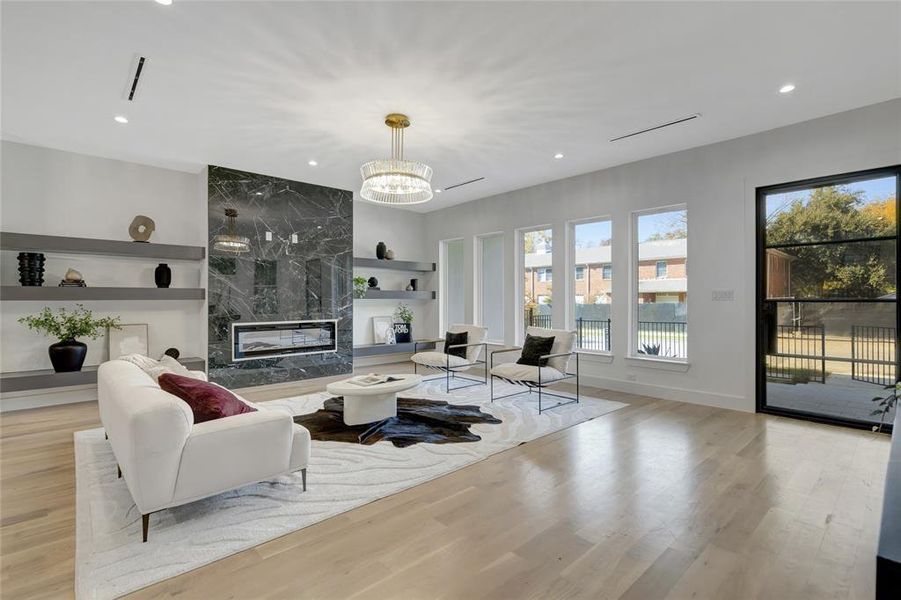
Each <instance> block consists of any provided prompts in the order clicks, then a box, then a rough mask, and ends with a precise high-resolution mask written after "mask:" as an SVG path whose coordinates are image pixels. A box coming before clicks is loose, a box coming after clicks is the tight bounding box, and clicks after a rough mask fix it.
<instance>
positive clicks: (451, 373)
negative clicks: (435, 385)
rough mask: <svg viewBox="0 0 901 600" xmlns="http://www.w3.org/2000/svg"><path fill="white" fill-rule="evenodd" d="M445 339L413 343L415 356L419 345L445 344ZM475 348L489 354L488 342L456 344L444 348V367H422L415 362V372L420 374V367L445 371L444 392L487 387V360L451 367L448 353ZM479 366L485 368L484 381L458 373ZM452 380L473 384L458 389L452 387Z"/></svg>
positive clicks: (466, 384) (460, 386)
mask: <svg viewBox="0 0 901 600" xmlns="http://www.w3.org/2000/svg"><path fill="white" fill-rule="evenodd" d="M444 341H445V340H443V339H437V340H416V341H415V342H413V354H414V355H415V354H417V353H418V352H419V344H437V343H439V342H444ZM473 346H482V351H483V352H484V353H485V354H487V353H488V342H474V343H472V344H454V345H452V346H445V348H444V357H445V364H444V366H437V367H436V366H434V365H420V364H419V363H418V362H416V361H413V372H414V373H416V374H418V373H419V367H425V368H426V369H435V370H437V371H444V391H446V392H452V391H454V390H461V389H463V388H468V387H472V386H474V385H486V384H487V383H488V361H487V360H476V361H475V362H471V363H466V364H465V365H457V366H455V367H452V366H450V354H448V353H447V351H448V350H450V349H451V348H471V347H473ZM479 365H484V367H485V375H484V378H483V379H474V378H472V377H466V376H463V375H460V374H459V373H457V372H456V371H457V370H458V369H468V368H470V367H477V366H479ZM435 379H437V377H434V378H432V379H431V380H429V381H433V380H435ZM451 379H454V380H456V379H463V380H465V381H469V382H472V383H465V384H463V385H458V386H456V387H453V388H452V387H451V386H450V382H451Z"/></svg>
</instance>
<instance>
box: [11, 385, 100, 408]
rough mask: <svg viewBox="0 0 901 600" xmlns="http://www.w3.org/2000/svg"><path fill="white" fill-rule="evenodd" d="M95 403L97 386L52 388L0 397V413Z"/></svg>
mask: <svg viewBox="0 0 901 600" xmlns="http://www.w3.org/2000/svg"><path fill="white" fill-rule="evenodd" d="M96 401H97V386H96V385H93V384H92V385H76V386H72V387H64V388H53V389H52V390H29V391H27V392H10V393H7V394H3V395H2V396H0V413H5V412H12V411H16V410H28V409H29V408H43V407H45V406H59V405H61V404H77V403H79V402H96Z"/></svg>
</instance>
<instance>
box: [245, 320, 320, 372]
mask: <svg viewBox="0 0 901 600" xmlns="http://www.w3.org/2000/svg"><path fill="white" fill-rule="evenodd" d="M337 329H338V320H337V319H325V320H317V321H270V322H265V323H242V322H235V323H232V332H231V333H232V335H231V337H232V361H235V362H237V361H242V360H254V359H259V358H278V357H282V356H297V355H299V354H325V353H327V352H337V351H338V336H337Z"/></svg>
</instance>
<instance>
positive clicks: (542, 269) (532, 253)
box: [519, 228, 554, 327]
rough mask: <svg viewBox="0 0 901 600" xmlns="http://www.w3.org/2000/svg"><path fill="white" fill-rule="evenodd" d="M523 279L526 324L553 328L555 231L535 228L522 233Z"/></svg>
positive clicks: (524, 321) (524, 318)
mask: <svg viewBox="0 0 901 600" xmlns="http://www.w3.org/2000/svg"><path fill="white" fill-rule="evenodd" d="M519 235H520V238H519V244H520V245H519V252H521V254H520V258H521V261H522V262H521V263H520V265H521V268H522V271H521V273H520V277H521V278H522V279H521V281H522V284H523V288H522V304H521V305H520V307H519V309H520V310H521V311H522V312H521V314H522V315H523V324H524V326H525V327H529V326H530V325H531V326H535V327H550V326H551V321H552V318H551V302H552V300H553V291H554V290H553V283H552V268H551V263H552V254H551V248H552V246H553V236H554V234H553V231H552V230H551V229H550V228H546V229H545V228H541V229H533V230H531V231H521V232H520V233H519Z"/></svg>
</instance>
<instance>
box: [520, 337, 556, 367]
mask: <svg viewBox="0 0 901 600" xmlns="http://www.w3.org/2000/svg"><path fill="white" fill-rule="evenodd" d="M553 346H554V336H550V337H538V336H537V335H529V334H528V333H527V334H526V343H525V344H523V345H522V355H521V356H520V357H519V360H518V361H516V364H518V365H529V366H531V367H546V366H547V361H548V359H546V358H545V359H543V360H541V358H540V357H542V356H544V355H545V354H550V353H551V348H552V347H553Z"/></svg>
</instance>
